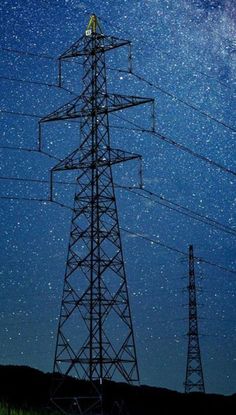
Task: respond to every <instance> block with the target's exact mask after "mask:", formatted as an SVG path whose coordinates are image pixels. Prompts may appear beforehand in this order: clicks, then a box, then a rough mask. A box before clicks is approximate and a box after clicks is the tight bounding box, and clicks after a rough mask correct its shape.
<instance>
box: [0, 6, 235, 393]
mask: <svg viewBox="0 0 236 415" xmlns="http://www.w3.org/2000/svg"><path fill="white" fill-rule="evenodd" d="M92 13H96V14H97V15H98V16H100V17H101V18H102V19H101V23H102V25H103V28H104V32H105V33H106V34H112V35H114V36H118V37H119V36H120V37H122V38H128V39H130V40H132V42H133V67H134V72H136V73H138V74H139V75H140V76H142V77H145V78H147V79H148V80H150V81H151V82H153V83H155V84H157V85H159V86H160V87H161V88H163V89H164V90H166V91H168V92H170V93H172V94H175V95H176V96H178V97H179V98H181V99H183V100H185V101H188V102H190V103H191V104H193V105H195V106H196V107H198V108H200V109H201V110H202V111H204V112H207V113H209V114H211V115H212V116H213V117H215V118H217V119H219V120H221V121H223V122H224V123H225V124H227V125H229V126H233V125H234V124H235V117H234V112H233V93H234V92H235V78H234V76H235V66H236V58H235V53H236V44H235V34H236V26H235V21H236V19H235V17H236V6H235V2H234V1H233V0H231V1H230V0H228V1H227V0H225V1H224V0H223V1H220V0H211V1H210V0H209V1H204V0H198V1H197V0H196V1H194V0H180V1H178V2H176V1H170V0H146V1H145V0H142V1H134V0H127V1H126V0H122V1H121V0H118V1H115V2H114V1H112V0H109V1H102V2H97V1H83V2H81V1H76V0H67V1H66V0H51V1H49V0H48V1H46V0H37V1H36V0H31V1H28V0H3V1H2V2H1V4H0V21H1V48H11V49H17V50H23V51H28V52H34V53H39V54H47V55H51V56H55V57H57V56H58V55H60V54H61V53H62V52H63V51H64V50H66V49H67V48H68V47H69V46H70V45H71V44H72V43H73V42H74V41H76V40H77V39H78V38H79V37H80V36H81V35H82V34H83V31H84V29H85V27H86V25H87V22H88V19H89V15H90V14H92ZM0 52H1V65H0V77H11V78H18V79H23V80H34V81H35V80H36V81H38V82H47V83H56V81H57V68H56V65H55V62H54V61H52V60H47V59H38V58H36V57H33V56H32V57H29V56H25V55H19V54H14V53H10V52H6V51H3V50H0ZM108 64H109V66H113V67H119V68H125V67H126V64H127V60H126V55H125V53H124V52H122V51H121V52H119V53H118V52H116V53H114V54H113V55H112V56H110V57H109V58H108ZM203 73H204V74H205V75H204V74H203ZM63 74H64V78H63V81H64V86H65V87H67V88H69V89H73V90H74V91H76V92H78V93H79V92H81V89H82V83H81V79H80V76H81V67H80V66H78V65H69V64H66V65H65V68H64V72H63ZM108 83H109V90H110V91H111V92H118V91H119V92H120V93H126V94H136V95H143V96H150V97H153V98H155V100H156V128H157V131H158V132H161V133H163V134H166V135H168V136H169V137H172V138H173V139H174V140H176V141H177V142H179V143H181V144H184V145H186V146H188V147H190V148H191V149H193V150H195V151H197V152H198V153H201V154H203V155H205V156H207V157H209V158H211V159H213V160H215V161H217V162H218V163H220V164H222V165H224V166H226V167H228V168H230V169H232V170H234V171H235V170H236V165H235V160H236V157H235V156H236V149H235V137H234V133H233V131H232V130H230V129H228V128H226V127H224V126H222V125H220V124H219V123H217V122H215V121H212V120H210V119H209V118H207V117H205V116H203V115H201V114H200V113H199V112H197V111H194V110H192V109H190V108H189V107H186V106H184V105H183V104H181V103H180V102H178V101H176V100H173V99H171V98H170V97H169V96H168V95H166V94H164V93H162V92H160V91H158V90H156V89H155V88H152V87H151V86H149V85H147V84H145V83H144V82H142V81H140V80H138V79H137V78H135V77H133V76H131V75H126V74H123V73H117V72H115V71H108ZM0 87H1V105H0V108H1V110H9V111H18V112H27V113H33V114H38V115H42V116H43V115H46V114H48V113H50V112H52V111H53V110H54V109H56V108H57V107H59V106H60V105H62V104H64V103H66V102H68V101H69V100H70V99H71V95H70V94H68V93H67V92H65V91H63V90H59V89H58V88H53V87H51V88H49V87H46V86H40V85H35V84H26V83H19V82H13V81H7V80H3V79H1V78H0ZM143 114H144V115H143ZM146 115H147V113H146V112H145V111H144V113H143V112H142V108H138V109H137V110H135V111H133V112H132V111H130V112H127V119H129V120H130V121H134V122H136V123H137V124H139V125H140V126H142V127H146V126H147V125H148V118H147V117H146ZM122 116H123V117H124V116H126V114H125V113H124V112H123V114H122ZM115 121H116V123H117V120H116V119H115V118H113V119H112V122H113V123H115ZM0 122H1V135H2V138H1V140H2V141H1V143H2V144H1V145H8V146H22V147H28V148H35V147H36V144H37V119H35V118H30V117H28V118H27V117H18V116H12V115H7V114H3V113H2V114H0ZM43 137H44V149H45V150H47V151H49V152H50V153H52V154H56V155H58V156H59V157H60V156H66V155H67V154H68V153H69V152H71V151H72V150H73V149H74V148H75V147H76V146H77V145H78V143H79V128H78V126H77V127H76V125H73V126H72V125H71V124H66V125H59V123H58V124H53V125H50V126H45V128H44V131H43ZM111 137H112V143H113V146H114V147H117V148H123V149H126V150H128V151H133V152H135V153H140V154H142V155H143V159H144V184H145V187H146V189H150V190H152V191H153V192H156V193H158V194H161V195H162V196H163V197H166V198H169V199H171V200H173V201H175V202H177V203H180V204H182V205H184V206H186V207H188V208H190V209H193V210H195V211H197V212H199V213H201V214H203V215H206V216H209V217H211V218H214V219H215V220H217V221H219V222H222V223H224V224H225V225H228V226H230V227H232V228H234V229H235V226H236V220H235V201H236V199H235V182H236V181H235V176H233V175H230V174H227V173H225V172H223V171H219V170H217V169H216V168H213V167H211V166H210V165H207V164H205V163H204V162H202V161H200V160H197V159H195V158H193V157H191V156H190V155H188V154H185V153H183V152H181V151H179V150H178V149H176V148H175V147H172V146H170V145H168V144H167V143H164V142H162V141H159V140H158V139H157V138H155V137H153V136H150V135H148V134H141V133H137V132H136V133H135V132H131V131H125V130H124V131H121V130H116V129H114V130H112V134H111ZM54 164H55V161H53V160H51V159H49V158H47V157H46V156H43V155H38V154H36V153H23V152H14V151H9V150H1V174H0V176H1V177H5V176H11V177H24V178H38V179H41V178H44V179H46V180H47V179H48V172H49V169H50V168H51V167H52V166H53V165H54ZM131 173H132V174H131ZM135 174H136V168H135V166H131V167H123V168H119V169H117V170H116V171H115V180H116V182H118V183H119V184H124V185H129V184H133V183H134V182H135V180H138V178H137V176H136V175H135ZM47 192H48V187H47V185H46V184H29V183H28V184H27V183H23V182H20V183H16V182H11V181H6V180H1V196H6V195H9V196H13V195H17V196H19V197H23V196H24V197H37V198H46V197H47ZM58 198H59V200H63V201H64V202H66V203H68V204H71V201H72V198H73V195H72V194H71V191H69V189H66V188H64V189H58ZM117 201H118V207H119V216H120V222H121V225H122V226H123V227H126V228H129V229H131V230H133V231H135V232H138V233H142V234H145V235H147V236H148V237H151V238H154V239H156V240H159V241H160V242H163V243H165V244H167V245H170V246H172V247H174V248H177V249H180V250H182V251H185V252H186V253H187V251H188V245H189V244H193V245H194V250H195V254H196V255H198V256H202V257H204V258H206V259H207V260H209V261H212V262H216V263H218V264H221V265H223V266H225V267H227V268H230V269H233V270H236V261H235V243H234V242H235V241H234V238H235V237H234V236H232V235H229V234H225V233H223V232H220V231H218V230H216V229H214V228H211V227H209V226H207V225H204V224H201V223H199V222H196V221H194V220H192V219H190V218H187V217H185V216H182V215H180V214H178V213H176V212H173V211H170V210H168V209H166V208H164V207H161V206H158V205H156V204H154V203H153V202H151V201H149V200H146V199H142V198H139V197H138V196H136V195H133V194H130V193H128V192H125V191H121V190H118V189H117ZM0 211H1V242H0V255H1V271H0V272H1V274H0V287H1V294H0V364H10V363H11V364H25V365H31V366H33V367H37V368H39V369H41V370H44V371H51V370H52V365H53V354H54V349H55V333H56V328H57V321H58V314H59V308H60V299H61V293H62V283H63V276H64V266H65V259H66V253H67V246H68V237H69V226H70V218H71V212H70V211H69V210H66V209H62V208H60V207H59V206H56V205H49V204H43V203H36V202H32V203H30V202H23V201H14V202H13V201H9V200H0ZM122 242H123V249H124V255H125V261H126V269H127V276H128V285H129V292H130V300H131V306H132V312H133V322H134V328H135V336H136V343H137V352H138V358H139V367H140V374H141V382H142V383H145V384H150V385H156V386H160V387H166V388H171V389H176V390H183V382H184V377H185V367H186V353H187V338H186V336H185V333H186V332H187V320H186V318H187V308H186V304H187V300H188V299H187V293H186V291H185V290H183V289H184V288H185V287H186V286H187V273H188V264H187V262H186V261H183V260H182V257H181V255H178V254H177V253H175V252H172V251H168V250H166V249H164V248H161V247H160V246H157V245H154V244H150V242H148V241H144V240H142V239H140V238H138V237H133V236H131V235H128V234H126V233H123V234H122ZM196 275H197V278H198V284H199V286H200V287H201V288H202V290H201V291H199V293H198V300H199V303H200V305H201V306H200V307H199V316H200V318H201V319H200V320H199V329H200V333H201V337H200V343H201V351H202V361H203V367H204V377H205V386H206V391H207V392H215V393H224V394H230V393H234V392H235V391H236V302H235V288H236V275H235V274H230V273H227V272H224V271H222V270H220V269H218V268H215V267H211V266H209V265H206V264H205V265H204V264H196Z"/></svg>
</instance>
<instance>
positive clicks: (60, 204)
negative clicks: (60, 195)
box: [0, 196, 236, 274]
mask: <svg viewBox="0 0 236 415" xmlns="http://www.w3.org/2000/svg"><path fill="white" fill-rule="evenodd" d="M0 199H2V200H13V201H14V200H18V201H20V200H21V201H30V202H43V203H54V204H57V205H59V206H61V207H63V208H66V209H69V210H72V211H73V208H72V207H70V206H67V205H64V204H62V203H60V202H56V201H51V200H49V199H38V198H26V197H17V196H0ZM120 229H121V230H122V231H124V232H126V233H128V234H130V235H132V236H136V237H138V238H141V239H144V240H146V241H148V242H151V243H152V244H154V245H158V246H162V247H163V248H165V249H168V250H171V251H173V252H176V253H178V254H180V255H183V256H185V257H188V254H187V253H186V252H184V251H181V250H180V249H177V248H174V247H171V246H170V245H167V244H164V243H163V242H160V241H157V240H156V239H153V238H149V237H148V236H146V235H143V234H141V233H137V232H133V231H131V230H130V229H127V228H123V227H120ZM195 259H196V260H197V261H199V262H202V263H204V264H208V265H211V266H213V267H217V268H219V269H221V270H223V271H226V272H229V273H231V274H236V271H234V270H232V269H230V268H226V267H224V266H222V265H219V264H216V263H214V262H211V261H208V260H206V259H204V258H202V257H198V256H195Z"/></svg>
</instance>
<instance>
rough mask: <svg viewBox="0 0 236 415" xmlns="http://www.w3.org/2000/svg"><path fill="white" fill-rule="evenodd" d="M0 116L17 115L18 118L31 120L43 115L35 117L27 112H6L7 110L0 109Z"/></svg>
mask: <svg viewBox="0 0 236 415" xmlns="http://www.w3.org/2000/svg"><path fill="white" fill-rule="evenodd" d="M1 114H9V115H19V116H20V117H32V118H42V117H43V115H35V114H32V113H28V112H18V111H8V110H1V109H0V115H1Z"/></svg>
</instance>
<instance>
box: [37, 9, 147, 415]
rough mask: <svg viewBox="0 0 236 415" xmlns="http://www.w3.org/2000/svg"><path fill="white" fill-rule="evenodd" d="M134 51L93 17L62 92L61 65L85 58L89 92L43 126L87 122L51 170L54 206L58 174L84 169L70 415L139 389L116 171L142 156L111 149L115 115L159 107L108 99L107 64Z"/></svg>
mask: <svg viewBox="0 0 236 415" xmlns="http://www.w3.org/2000/svg"><path fill="white" fill-rule="evenodd" d="M130 45H131V43H130V41H128V40H124V39H118V38H116V37H114V36H106V35H105V34H103V31H102V28H101V24H100V22H99V21H98V19H97V17H96V16H95V15H92V17H91V19H90V21H89V24H88V26H87V28H86V31H85V33H84V34H83V36H82V37H81V38H80V39H79V40H78V41H77V42H75V43H74V44H73V45H72V46H71V47H69V49H68V50H66V52H64V53H63V54H62V55H61V56H60V57H59V82H60V85H61V81H62V75H61V69H62V62H63V61H65V60H69V59H74V58H77V57H83V78H82V80H83V92H82V93H81V95H80V96H78V97H76V98H75V99H74V100H72V101H70V102H69V103H67V104H65V105H63V106H62V107H60V108H59V109H57V110H56V111H54V112H52V113H51V114H49V115H47V116H45V117H43V118H42V119H41V120H40V126H41V125H42V123H45V122H52V121H60V120H62V121H64V120H74V119H79V120H80V145H79V147H78V148H77V149H75V150H74V151H73V152H72V153H71V154H70V155H68V156H67V157H66V158H65V159H64V160H63V161H61V162H59V163H58V164H57V165H56V166H55V167H53V169H52V170H51V198H52V199H53V181H54V179H53V177H54V174H55V173H56V172H60V171H72V170H78V174H77V178H76V191H75V196H74V207H73V214H72V220H71V231H70V239H69V248H68V256H67V262H66V270H65V276H64V288H63V296H62V303H61V311H60V319H59V325H58V333H57V341H56V351H55V359H54V374H55V384H54V387H53V392H52V400H53V401H54V403H56V405H57V406H58V407H59V408H61V409H62V410H63V411H64V412H66V413H68V412H72V413H81V414H85V413H86V414H105V413H107V412H105V410H104V407H103V385H104V382H105V380H118V381H126V382H128V383H131V384H133V383H138V382H139V371H138V364H137V356H136V348H135V340H134V332H133V325H132V320H131V311H130V303H129V296H128V289H127V280H126V273H125V267H124V259H123V252H122V245H121V235H120V228H119V221H118V214H117V205H116V196H115V191H114V182H113V175H112V166H113V165H114V164H117V163H123V162H125V161H128V160H137V159H138V160H140V156H139V155H137V154H134V153H130V152H127V151H124V150H120V149H115V148H112V147H111V144H110V131H109V114H110V113H111V112H114V111H119V110H124V109H126V108H130V107H134V106H137V105H141V104H151V105H152V107H153V103H154V100H153V99H151V98H144V97H136V96H126V95H120V94H112V93H109V92H108V90H107V71H106V61H105V55H106V53H107V52H110V51H111V50H113V49H116V48H120V47H122V46H126V47H128V48H130ZM40 130H41V129H40ZM56 374H57V375H56ZM65 375H69V376H72V377H76V378H79V379H82V380H87V381H88V384H89V385H90V386H91V388H90V389H89V388H87V389H83V387H82V386H81V388H82V389H80V390H77V389H76V387H70V388H67V389H65V385H64V384H63V381H64V379H65ZM81 385H82V384H81ZM81 390H84V391H83V392H81ZM88 390H89V392H88Z"/></svg>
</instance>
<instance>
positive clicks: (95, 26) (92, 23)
mask: <svg viewBox="0 0 236 415" xmlns="http://www.w3.org/2000/svg"><path fill="white" fill-rule="evenodd" d="M90 31H91V33H103V30H102V27H101V23H100V21H99V19H98V18H97V16H96V15H95V14H92V16H91V17H90V19H89V23H88V26H87V27H86V33H87V32H90Z"/></svg>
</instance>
